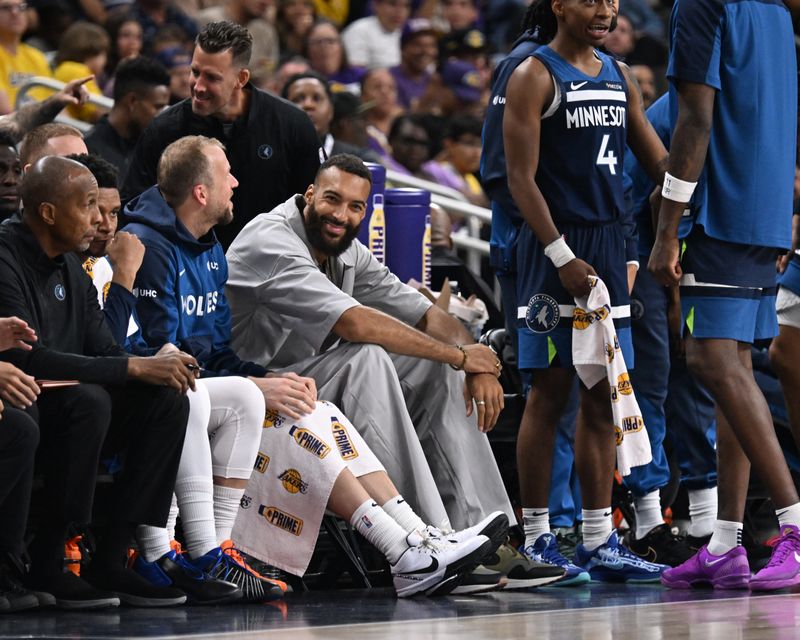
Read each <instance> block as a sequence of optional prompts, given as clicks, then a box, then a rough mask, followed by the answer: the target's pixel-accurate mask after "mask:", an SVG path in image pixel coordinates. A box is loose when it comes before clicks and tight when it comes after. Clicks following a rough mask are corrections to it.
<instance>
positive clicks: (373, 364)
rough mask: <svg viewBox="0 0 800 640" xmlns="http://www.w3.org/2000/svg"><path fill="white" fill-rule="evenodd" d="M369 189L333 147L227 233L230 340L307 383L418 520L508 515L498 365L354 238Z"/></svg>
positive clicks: (366, 177)
mask: <svg viewBox="0 0 800 640" xmlns="http://www.w3.org/2000/svg"><path fill="white" fill-rule="evenodd" d="M370 184H371V177H370V173H369V171H368V170H367V168H366V167H365V166H364V164H363V163H362V162H361V160H359V159H358V158H356V157H354V156H348V155H339V156H334V157H333V158H330V159H329V160H327V161H326V162H325V163H324V164H323V165H322V167H321V168H320V170H319V172H318V174H317V177H316V179H315V182H314V184H313V185H311V186H309V187H308V189H307V190H306V192H305V195H303V196H301V195H296V196H294V197H292V198H290V199H289V200H287V201H286V202H285V203H284V204H282V205H281V206H280V207H277V208H276V209H274V210H273V211H271V212H269V213H265V214H262V215H260V216H258V217H257V218H256V219H255V220H254V221H253V222H251V223H250V224H249V225H248V226H247V227H246V231H244V232H242V233H241V234H240V235H239V237H238V238H237V239H236V241H235V242H234V243H233V244H232V245H231V248H230V250H229V251H228V254H227V258H228V264H229V268H230V274H229V280H228V288H227V290H228V295H229V298H230V300H231V309H232V320H233V342H232V344H233V347H234V348H235V349H236V351H237V353H239V355H240V356H241V357H244V358H248V359H251V360H254V361H256V362H259V363H261V364H264V365H265V366H267V365H268V366H270V367H273V368H275V369H277V370H279V371H294V372H296V373H298V374H300V375H303V376H309V377H311V378H313V379H314V380H315V381H316V383H317V387H318V388H319V393H320V395H321V396H322V397H324V398H326V399H328V400H330V401H332V402H334V403H336V404H337V405H338V406H339V407H340V408H341V409H342V410H343V411H344V412H345V414H346V415H348V416H349V417H350V418H351V420H352V421H353V424H355V425H356V427H357V428H358V429H359V431H360V432H361V434H362V435H363V436H364V439H365V440H366V442H367V444H369V446H370V447H371V448H372V450H373V451H374V452H375V455H376V456H377V457H378V459H379V460H381V461H383V463H384V465H385V466H386V469H387V471H388V473H389V476H390V477H392V478H394V479H396V481H397V482H398V483H399V484H400V487H399V488H400V489H401V492H402V493H403V495H405V496H406V498H407V499H408V500H409V501H410V502H411V503H412V504H413V505H414V506H415V507H417V508H420V509H421V511H422V512H423V514H424V515H425V516H427V517H428V518H429V520H432V521H433V522H435V523H440V522H442V521H444V522H447V518H448V515H449V517H450V518H451V519H452V522H453V525H454V526H455V528H457V529H462V528H465V527H468V526H469V524H470V523H471V522H474V521H477V520H479V519H480V518H482V517H484V516H486V514H488V513H489V512H492V511H495V510H501V511H503V512H505V513H506V514H507V515H508V516H509V518H514V515H513V511H512V510H511V505H510V504H509V502H508V498H507V496H506V493H505V490H504V488H503V483H502V480H501V478H500V474H499V471H498V470H497V466H496V463H495V461H494V456H493V455H492V451H491V448H490V447H489V443H488V441H487V439H486V436H485V435H484V433H485V432H486V431H489V430H491V429H492V427H494V424H495V422H496V420H497V417H498V415H499V413H500V410H501V409H502V406H503V394H502V389H501V388H500V385H499V384H498V382H497V378H496V376H495V374H496V373H498V372H499V366H500V363H499V361H498V360H497V358H496V356H495V355H494V353H492V352H491V351H490V350H489V349H488V348H487V347H483V346H481V345H476V344H473V342H474V341H473V340H472V338H471V336H470V335H469V334H468V333H467V332H466V330H465V329H464V328H463V326H461V325H460V323H459V322H458V321H457V320H455V319H454V318H452V317H451V316H449V315H448V314H447V313H446V312H444V311H442V310H441V309H439V308H437V307H435V306H432V305H431V304H430V303H429V302H428V301H427V300H426V299H425V298H424V297H423V296H422V295H421V294H420V293H418V292H417V291H415V290H413V289H412V288H410V287H408V286H407V285H404V284H403V283H401V282H400V281H399V280H398V279H397V278H396V277H395V276H394V275H392V274H391V273H390V272H389V271H388V270H387V269H386V268H385V267H383V266H382V265H380V264H379V263H378V262H377V261H376V260H375V259H374V258H373V257H372V256H371V255H370V253H369V252H368V251H367V249H366V248H364V246H363V245H361V244H360V243H359V242H357V241H355V237H356V235H357V233H358V226H359V224H360V223H361V221H362V219H363V217H364V212H365V208H366V201H367V199H368V197H369V192H370ZM340 341H341V342H340ZM445 364H449V365H452V368H451V367H447V366H444V365H445ZM454 369H457V370H459V371H454ZM461 371H466V372H467V376H466V379H465V378H464V376H463V374H462V373H461ZM465 398H466V399H467V407H466V416H465V415H464V412H465V407H464V401H465ZM473 403H474V404H473ZM475 409H477V411H475ZM475 414H477V420H476V418H475ZM456 443H457V444H456ZM426 458H427V459H426ZM429 464H430V467H429V466H428V465H429ZM428 469H430V471H431V472H432V474H431V473H430V472H428ZM476 469H480V476H479V478H480V479H478V476H476V473H475V472H476ZM440 492H441V494H442V498H443V500H444V503H445V504H446V506H447V510H446V511H445V509H444V505H443V503H442V500H440V498H439V493H440ZM501 549H503V550H504V551H505V549H504V548H502V547H501ZM498 562H499V560H498ZM489 568H492V567H489Z"/></svg>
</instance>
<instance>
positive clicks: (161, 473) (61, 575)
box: [0, 157, 197, 608]
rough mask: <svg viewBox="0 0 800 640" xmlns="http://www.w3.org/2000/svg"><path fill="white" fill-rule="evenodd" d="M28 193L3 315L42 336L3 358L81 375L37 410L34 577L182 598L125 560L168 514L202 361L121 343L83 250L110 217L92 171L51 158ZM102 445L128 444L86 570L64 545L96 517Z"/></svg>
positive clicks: (95, 598) (64, 585)
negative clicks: (39, 476)
mask: <svg viewBox="0 0 800 640" xmlns="http://www.w3.org/2000/svg"><path fill="white" fill-rule="evenodd" d="M20 195H21V197H22V200H23V203H24V205H23V206H24V210H23V214H22V218H21V219H20V220H13V221H11V222H8V223H6V224H3V225H2V226H0V265H1V266H2V268H0V316H16V317H18V318H20V319H21V320H24V321H25V322H27V324H28V325H29V326H30V327H31V328H32V329H34V331H35V332H36V335H37V336H38V341H37V342H36V343H35V344H34V345H33V346H32V347H33V348H32V349H31V350H28V351H25V350H19V349H12V350H10V351H7V352H5V353H3V355H2V358H3V359H4V360H7V361H9V362H11V363H13V364H15V365H16V366H17V367H19V368H20V369H22V370H23V371H24V372H25V373H27V374H28V375H31V376H33V377H34V378H36V379H37V380H42V379H55V380H74V381H77V384H75V385H74V386H67V387H64V388H57V389H50V390H45V391H44V392H43V393H42V394H41V395H40V396H39V398H38V399H37V401H36V404H35V407H34V408H32V410H33V411H34V412H35V414H37V416H38V421H39V425H40V428H41V431H42V440H43V443H45V445H44V446H45V449H44V455H45V494H46V506H47V509H46V518H45V519H44V520H43V521H42V522H41V523H39V527H38V531H37V534H36V538H35V540H34V542H33V544H32V545H31V547H30V553H31V558H32V573H31V575H30V576H29V584H30V585H31V586H32V587H35V588H37V589H40V590H42V591H47V592H50V593H52V594H53V595H54V596H55V597H56V601H57V604H60V605H61V606H64V607H70V608H81V607H95V606H109V605H114V604H119V601H120V600H122V601H124V602H126V603H129V604H136V605H144V606H148V605H170V604H180V603H182V602H183V601H185V598H186V596H185V595H184V594H183V593H182V592H181V591H177V590H175V589H167V588H154V587H153V586H152V585H150V584H148V583H147V582H145V581H143V580H141V579H139V577H138V576H136V575H135V574H133V573H132V572H131V571H128V570H127V569H125V568H124V565H123V564H122V563H123V560H124V557H125V554H126V550H127V547H128V545H129V543H130V539H131V536H132V534H133V530H134V525H135V524H138V523H142V522H144V523H153V524H163V523H164V522H165V521H166V517H167V512H168V510H169V503H170V499H171V493H172V486H173V484H174V482H175V474H176V471H177V468H178V460H179V456H180V451H181V445H182V443H183V437H184V431H185V428H186V419H187V414H188V405H187V402H186V400H185V398H184V397H183V395H182V393H183V392H185V391H186V390H187V389H189V388H193V387H194V378H195V375H194V370H192V369H191V368H190V365H191V366H193V367H196V366H197V362H196V360H195V359H194V358H192V357H191V356H188V355H186V354H181V353H173V354H164V355H161V356H159V357H155V358H129V357H127V356H126V354H125V352H124V350H123V349H122V348H121V347H120V346H119V345H118V344H117V343H116V342H115V341H114V339H113V336H112V335H111V333H110V332H109V330H108V327H107V325H106V323H105V319H104V317H103V314H102V313H101V311H100V309H99V307H98V305H97V294H96V292H95V289H94V286H93V285H92V283H91V282H90V281H89V280H88V279H87V278H86V274H85V273H84V272H83V269H82V268H81V265H80V261H79V259H78V258H77V256H75V255H74V252H83V251H86V250H87V249H88V248H89V245H90V243H91V241H92V239H93V238H94V236H95V233H96V229H97V226H98V224H99V221H100V220H99V218H100V213H99V210H98V207H97V195H98V189H97V182H96V181H95V179H94V177H93V176H92V174H91V172H90V171H89V170H88V169H86V168H85V167H83V166H82V165H80V164H78V163H77V162H75V161H73V160H69V159H66V158H59V157H47V158H42V159H41V160H40V161H38V162H37V163H36V164H35V165H33V167H31V168H30V169H29V170H28V172H27V174H26V176H25V178H24V180H23V182H22V187H21V193H20ZM42 386H44V385H42ZM176 390H177V391H178V392H177V393H176ZM104 442H105V445H106V447H107V448H113V449H115V450H119V449H122V448H124V449H126V456H125V464H124V468H123V471H122V472H121V473H120V474H119V475H118V477H117V478H116V481H115V483H114V487H113V492H114V497H113V500H112V502H111V504H112V505H113V506H112V507H111V508H110V509H109V512H108V513H106V514H105V515H106V516H107V518H108V520H109V523H108V527H107V529H106V532H105V534H104V535H103V537H102V538H99V539H98V544H97V549H96V552H95V554H94V555H93V559H92V563H91V564H90V565H89V566H87V567H85V568H84V570H83V571H82V572H81V577H78V576H75V575H74V574H72V573H69V572H67V573H65V572H64V570H63V553H64V542H65V538H66V535H67V531H68V530H69V528H70V527H71V526H73V525H77V526H82V525H85V524H86V523H88V522H89V521H90V520H91V515H92V502H93V495H94V484H95V478H96V474H97V465H98V461H99V457H100V450H101V447H102V446H103V445H104ZM90 585H92V586H90ZM98 589H99V590H98ZM109 592H111V593H109ZM112 594H116V595H112Z"/></svg>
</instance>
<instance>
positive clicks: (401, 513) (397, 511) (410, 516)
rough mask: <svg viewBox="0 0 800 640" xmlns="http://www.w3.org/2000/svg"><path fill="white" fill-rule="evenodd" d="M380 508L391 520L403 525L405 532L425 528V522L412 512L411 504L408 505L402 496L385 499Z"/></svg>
mask: <svg viewBox="0 0 800 640" xmlns="http://www.w3.org/2000/svg"><path fill="white" fill-rule="evenodd" d="M381 508H382V509H383V510H384V511H385V512H386V513H388V514H389V517H391V518H392V520H394V521H395V522H396V523H397V524H399V525H400V526H401V527H403V529H405V531H406V533H411V532H412V531H424V530H425V527H426V525H425V522H424V521H423V520H422V518H420V517H419V516H418V515H417V514H416V513H414V510H413V509H412V508H411V505H409V504H408V503H407V502H406V501H405V500H404V499H403V496H401V495H397V496H395V497H394V498H392V499H391V500H389V501H387V502H386V504H384V505H383V506H382V507H381Z"/></svg>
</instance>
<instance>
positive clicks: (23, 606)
mask: <svg viewBox="0 0 800 640" xmlns="http://www.w3.org/2000/svg"><path fill="white" fill-rule="evenodd" d="M6 600H7V601H8V608H7V609H6V608H4V609H3V610H2V611H3V612H4V613H15V612H17V611H27V610H28V609H37V608H38V607H39V599H38V598H37V597H36V596H35V595H33V594H32V593H31V594H28V595H25V596H19V597H14V598H10V599H9V598H6Z"/></svg>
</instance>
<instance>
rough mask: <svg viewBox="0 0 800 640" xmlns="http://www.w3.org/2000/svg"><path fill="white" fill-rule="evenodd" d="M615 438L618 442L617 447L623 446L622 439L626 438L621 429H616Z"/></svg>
mask: <svg viewBox="0 0 800 640" xmlns="http://www.w3.org/2000/svg"><path fill="white" fill-rule="evenodd" d="M614 437H615V438H616V440H617V446H619V445H621V444H622V438H623V437H624V436H623V435H622V429H620V428H619V427H617V426H615V427H614Z"/></svg>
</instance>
